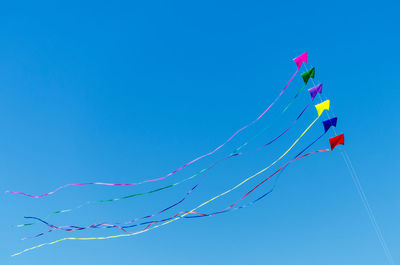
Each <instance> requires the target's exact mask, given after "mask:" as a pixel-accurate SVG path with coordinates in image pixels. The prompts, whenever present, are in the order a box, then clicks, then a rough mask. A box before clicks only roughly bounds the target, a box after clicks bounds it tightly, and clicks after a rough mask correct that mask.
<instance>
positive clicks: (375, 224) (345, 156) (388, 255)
mask: <svg viewBox="0 0 400 265" xmlns="http://www.w3.org/2000/svg"><path fill="white" fill-rule="evenodd" d="M304 67H305V68H306V69H307V66H306V65H304ZM307 71H308V70H307ZM317 79H318V78H317ZM311 82H312V83H313V85H314V86H315V83H314V80H311ZM318 96H319V98H320V100H322V98H321V95H320V94H318ZM331 111H332V113H333V114H334V112H333V110H331ZM326 114H327V116H328V118H329V119H330V118H331V117H330V115H329V113H328V112H326ZM334 115H335V114H334ZM335 116H336V115H335ZM333 131H334V133H335V135H337V132H336V130H335V127H333ZM340 154H341V155H342V157H343V160H344V162H345V164H346V166H347V169H348V171H349V174H350V176H351V177H352V179H353V182H354V185H355V186H356V189H357V192H358V194H359V196H360V198H361V201H362V203H363V205H364V208H365V210H366V212H367V214H368V217H369V219H370V221H371V225H372V226H373V228H374V230H375V233H376V235H377V237H378V240H379V242H380V244H381V247H382V248H383V251H384V252H385V255H386V258H387V260H388V262H389V264H390V265H395V263H394V261H393V256H392V254H391V251H390V249H389V247H388V246H387V244H386V240H385V239H384V237H383V234H382V230H381V229H380V226H379V224H378V222H377V221H376V218H375V214H374V212H373V211H372V208H371V206H370V204H369V202H368V199H367V196H366V195H365V192H364V189H363V187H362V185H361V182H360V178H359V177H358V174H357V172H356V171H355V169H354V166H353V163H352V161H351V159H350V156H349V155H348V153H347V151H346V149H345V148H344V147H343V148H341V149H340Z"/></svg>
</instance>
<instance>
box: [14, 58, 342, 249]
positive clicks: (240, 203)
mask: <svg viewBox="0 0 400 265" xmlns="http://www.w3.org/2000/svg"><path fill="white" fill-rule="evenodd" d="M293 61H294V62H295V64H296V66H297V70H296V71H295V73H294V74H293V75H292V77H291V78H290V79H289V81H288V82H287V83H286V85H285V86H284V88H283V89H282V90H281V91H280V93H279V94H278V96H277V97H276V98H275V99H274V100H273V102H272V103H271V104H270V105H269V106H268V107H267V108H266V109H265V110H264V112H262V113H261V115H259V116H258V117H257V118H256V119H254V120H253V121H252V122H250V123H249V124H247V125H245V126H244V127H242V128H240V129H239V130H237V131H236V132H235V133H234V134H232V135H231V136H230V137H229V138H228V139H227V140H225V142H223V143H222V144H221V145H219V146H217V147H216V148H214V149H213V150H211V151H210V152H208V153H206V154H204V155H201V156H199V157H197V158H195V159H193V160H191V161H190V162H187V163H185V164H184V165H182V166H181V167H179V168H178V169H176V170H174V171H172V172H170V173H168V174H166V175H165V176H162V177H157V178H152V179H147V180H141V181H139V182H134V183H105V182H87V183H74V184H66V185H63V186H60V187H58V188H56V189H55V190H53V191H50V192H47V193H45V194H41V195H32V194H28V193H24V192H19V191H11V190H9V191H6V193H13V194H19V195H23V196H26V197H31V198H37V199H38V198H42V197H46V196H50V195H52V194H54V193H56V192H57V191H59V190H61V189H64V188H67V187H70V186H85V185H107V186H137V185H142V184H145V183H149V182H154V183H155V182H158V183H163V180H166V179H168V178H169V177H170V176H172V175H174V174H176V173H178V172H180V171H181V170H183V169H185V168H186V167H188V166H190V165H192V164H194V163H196V162H197V161H199V160H201V159H202V158H205V157H209V156H212V155H213V154H214V153H216V152H217V151H219V150H221V149H223V147H224V146H226V145H227V144H228V143H229V142H231V141H232V140H233V139H234V138H235V137H236V136H237V135H238V134H239V133H241V132H242V131H244V130H246V129H247V128H248V127H250V126H252V125H253V124H255V123H257V122H258V121H260V120H261V118H262V117H264V116H265V115H266V114H267V113H268V112H269V110H270V109H271V108H272V107H273V106H274V105H275V103H276V102H277V101H278V100H279V99H280V98H281V96H282V95H283V94H284V92H285V91H286V89H287V88H288V87H289V84H290V83H291V82H292V80H293V79H294V78H295V77H296V76H297V74H298V73H299V71H300V69H301V67H302V66H304V68H305V70H306V71H305V72H303V73H301V77H302V82H303V83H304V84H303V85H302V87H301V88H300V89H299V90H298V91H297V93H296V94H295V95H294V96H293V98H292V99H291V100H290V101H289V102H288V103H287V105H286V106H285V107H284V108H283V109H282V110H281V112H280V115H282V114H283V113H285V112H286V111H287V110H288V109H289V107H290V106H291V105H292V103H293V102H294V101H295V100H296V99H297V98H298V96H299V95H300V94H301V93H302V92H303V91H304V90H305V89H306V87H307V85H308V84H309V81H310V80H311V82H312V84H313V85H312V86H311V88H309V89H308V93H309V95H310V101H309V103H308V104H307V105H306V106H305V107H304V108H303V109H302V110H301V111H300V113H299V114H298V116H297V117H296V119H294V120H293V122H292V123H291V124H290V125H289V126H288V127H287V128H286V129H285V130H283V131H282V132H281V133H280V134H279V135H278V136H276V137H275V138H273V139H272V140H270V141H268V142H267V143H265V144H264V145H262V146H260V148H265V147H267V146H269V145H271V144H272V143H274V142H275V141H277V140H278V139H279V138H281V137H282V136H283V135H285V134H286V133H287V132H288V131H289V130H290V129H291V128H292V127H293V126H294V125H295V124H296V123H297V121H298V120H299V119H300V118H301V117H302V116H303V114H304V113H305V112H306V110H307V109H308V107H309V106H312V105H314V107H315V110H314V111H315V112H316V117H315V119H314V120H312V121H311V123H310V124H309V125H308V126H307V127H306V128H305V129H304V130H302V133H301V134H300V135H299V136H298V137H297V138H296V139H295V140H294V141H293V142H292V143H291V144H290V145H289V147H288V148H287V149H286V150H284V151H282V154H281V155H280V156H278V157H277V158H276V159H275V160H274V161H272V162H271V163H270V164H269V165H267V166H266V167H265V168H263V169H261V170H258V171H257V172H256V173H254V174H252V175H251V176H248V177H246V178H244V179H243V180H242V181H240V182H239V183H237V184H235V185H233V186H232V188H230V189H228V190H226V191H223V192H221V193H219V194H217V195H214V196H211V197H210V198H209V199H208V200H206V201H205V202H203V203H201V204H199V205H197V206H195V207H193V208H192V207H191V208H192V209H188V210H185V211H178V212H177V211H176V210H175V208H176V206H177V205H179V204H181V203H183V202H184V201H186V200H188V199H189V198H190V196H191V194H192V193H193V192H194V191H195V190H196V189H197V188H198V187H199V185H200V182H201V180H202V179H203V178H204V174H205V172H206V171H209V170H211V169H212V168H214V167H215V166H216V165H217V164H219V163H222V162H223V161H225V160H227V159H230V158H232V157H236V156H242V155H244V154H246V153H247V151H246V152H244V151H241V150H242V149H243V148H244V147H246V146H247V145H248V143H249V142H250V141H252V140H254V139H255V138H257V137H259V136H260V135H261V134H262V133H263V132H264V131H265V130H266V129H263V130H261V131H260V132H259V133H257V134H256V135H254V136H253V137H252V138H250V139H248V140H247V141H246V142H244V143H243V144H241V145H239V146H238V147H237V148H235V150H234V151H233V152H230V153H229V155H226V156H225V157H223V158H222V159H219V160H217V161H215V162H214V163H212V164H211V165H209V166H208V167H205V168H203V169H201V170H200V171H198V172H197V173H195V174H193V175H191V176H189V177H186V178H183V179H181V180H179V181H177V182H175V183H172V184H160V186H159V187H156V188H154V189H151V190H147V191H142V192H140V193H132V194H129V195H123V196H120V197H117V198H112V199H102V200H93V201H89V202H85V203H84V204H83V205H80V206H78V207H75V208H70V209H64V210H58V211H54V212H52V213H51V214H49V215H48V216H46V217H43V218H39V217H33V216H27V217H25V218H26V219H29V220H30V222H29V223H25V224H21V225H18V227H26V226H32V225H35V224H42V225H44V226H46V227H47V230H46V231H44V232H41V233H39V234H36V235H34V236H31V237H25V238H23V239H32V238H38V237H43V236H45V235H46V234H47V233H49V232H52V231H56V230H57V231H64V232H72V231H82V230H86V229H95V228H111V229H112V228H113V229H117V230H119V233H118V234H116V235H112V236H99V237H64V238H61V239H58V240H56V241H53V242H49V243H43V244H40V245H36V246H34V247H31V248H28V249H25V250H23V251H20V252H18V253H15V254H13V255H12V256H16V255H19V254H22V253H24V252H27V251H30V250H33V249H36V248H39V247H42V246H45V245H53V244H56V243H60V242H62V241H66V240H97V239H111V238H119V237H130V236H134V235H138V234H142V233H145V232H147V231H150V230H154V229H158V228H161V227H163V226H165V225H167V224H170V223H172V222H175V221H178V220H180V219H184V218H185V219H190V218H203V217H212V216H215V215H218V214H222V213H228V212H230V211H233V210H239V209H242V208H245V207H249V206H252V205H253V204H255V203H256V202H258V201H260V200H261V199H263V198H265V197H266V196H267V195H269V194H270V193H271V192H272V191H273V190H274V188H275V185H274V186H273V187H272V188H271V189H269V190H267V191H264V193H262V195H261V196H258V197H256V198H253V199H251V200H248V199H249V198H247V197H249V196H250V195H251V194H252V193H253V192H254V191H255V190H256V189H258V188H259V187H261V185H262V184H264V183H265V182H267V181H268V180H270V179H271V178H272V177H274V176H275V175H277V174H278V173H279V174H281V173H282V172H283V171H284V170H285V169H286V168H287V167H288V166H289V165H290V164H291V163H293V162H295V161H297V160H300V159H303V158H305V157H308V156H310V155H313V154H316V153H322V152H327V151H332V150H334V148H335V147H336V146H338V145H344V135H343V134H339V135H336V132H335V136H334V137H332V138H330V139H329V145H330V148H326V149H321V150H314V151H308V150H309V149H310V148H311V147H312V146H313V145H314V144H315V143H316V142H317V141H318V140H319V139H321V138H322V137H323V136H324V135H325V134H327V132H328V131H329V129H330V128H331V127H336V125H337V117H333V118H331V117H329V114H328V112H329V107H330V100H324V101H322V98H321V94H322V84H317V85H316V84H315V83H314V78H315V68H314V67H313V68H311V69H310V70H308V69H307V67H306V63H307V53H303V54H302V55H300V56H298V57H296V58H294V59H293ZM317 96H318V98H319V99H320V101H321V102H319V103H317V104H316V103H315V102H314V101H315V98H316V97H317ZM284 105H285V104H284ZM324 112H326V113H327V117H328V119H327V120H324V121H322V126H323V129H324V131H323V133H322V134H321V135H320V136H318V137H317V138H316V139H314V140H313V141H312V142H311V143H309V144H308V145H305V146H304V147H303V148H302V149H300V150H301V151H300V152H298V153H297V154H295V155H294V156H293V157H292V158H291V159H286V160H285V162H283V164H282V165H281V166H280V167H279V168H277V169H275V170H274V171H272V172H269V173H268V174H267V172H268V170H269V169H271V168H272V167H273V166H274V165H275V164H277V163H278V162H280V161H281V160H283V159H284V158H286V155H287V154H288V153H289V152H290V151H291V150H292V149H293V148H294V147H295V146H296V145H297V144H298V142H299V141H300V140H301V138H302V137H303V136H304V135H305V134H306V133H307V132H308V131H309V130H310V128H311V127H312V126H313V125H314V124H315V123H316V122H317V121H318V120H319V119H320V117H321V116H322V114H323V113H324ZM260 148H259V149H260ZM307 151H308V152H307ZM264 174H265V175H264ZM195 178H200V180H198V182H197V183H196V184H194V185H193V187H192V188H191V189H189V190H188V191H187V192H186V193H185V195H184V196H183V197H182V198H181V199H180V200H178V201H177V202H175V203H173V204H171V205H168V206H167V207H164V208H162V209H161V210H159V211H156V212H154V213H148V214H146V215H144V216H141V217H135V218H133V219H132V220H129V221H126V222H122V223H121V222H115V223H104V222H97V223H93V224H88V225H86V226H77V225H63V226H60V225H55V224H54V223H53V222H51V221H49V219H50V218H51V217H52V216H54V215H58V214H62V213H65V212H71V211H73V210H74V209H76V208H80V207H83V206H88V205H91V204H95V203H96V204H98V203H108V202H117V201H120V200H125V199H130V198H134V197H138V196H144V195H151V194H153V193H156V192H161V191H163V190H167V189H172V188H174V187H176V186H178V185H180V184H182V183H184V182H188V181H189V180H192V179H195ZM256 178H260V179H259V181H258V184H257V185H255V186H254V187H253V188H251V189H250V190H249V191H247V192H246V193H244V194H243V195H242V196H241V197H239V198H238V199H237V200H235V201H233V202H231V203H229V204H228V205H227V206H226V207H224V208H222V209H218V210H215V211H213V212H209V213H205V212H202V211H201V208H202V207H204V206H205V205H207V204H210V203H212V202H213V201H215V200H216V199H218V198H221V197H223V196H225V195H227V194H229V193H230V192H232V191H234V190H237V189H238V188H240V187H241V186H243V185H244V184H245V183H246V182H249V181H250V180H252V179H256ZM156 184H157V183H156ZM245 199H247V200H248V201H245ZM163 213H164V214H167V216H164V217H162V218H161V217H159V216H161V214H163ZM132 230H133V231H132Z"/></svg>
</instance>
